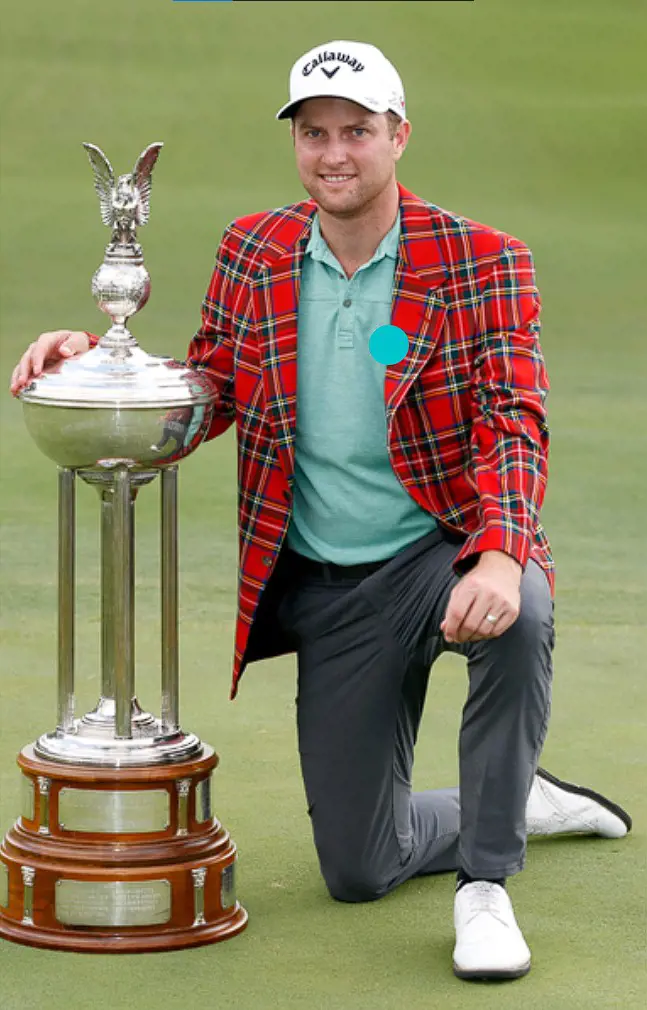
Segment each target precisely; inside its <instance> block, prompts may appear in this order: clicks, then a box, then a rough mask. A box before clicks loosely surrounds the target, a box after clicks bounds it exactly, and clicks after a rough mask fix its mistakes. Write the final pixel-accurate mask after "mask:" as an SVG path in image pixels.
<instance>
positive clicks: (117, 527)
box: [111, 467, 135, 739]
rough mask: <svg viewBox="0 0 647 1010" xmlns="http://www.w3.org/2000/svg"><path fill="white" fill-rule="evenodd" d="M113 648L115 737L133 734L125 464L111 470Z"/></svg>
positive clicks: (129, 522)
mask: <svg viewBox="0 0 647 1010" xmlns="http://www.w3.org/2000/svg"><path fill="white" fill-rule="evenodd" d="M112 534H113V535H112V544H113V550H112V566H111V567H112V572H111V583H112V651H113V659H114V663H113V669H114V689H115V723H116V727H115V728H116V733H115V735H116V737H117V738H118V739H130V738H131V736H132V725H131V717H132V699H133V696H134V694H135V683H134V681H135V668H134V649H133V631H134V627H133V608H134V599H133V597H134V594H133V571H134V569H133V561H134V558H133V508H132V504H131V490H130V475H129V473H128V470H127V469H126V468H125V467H119V468H117V469H116V470H115V473H114V492H113V516H112Z"/></svg>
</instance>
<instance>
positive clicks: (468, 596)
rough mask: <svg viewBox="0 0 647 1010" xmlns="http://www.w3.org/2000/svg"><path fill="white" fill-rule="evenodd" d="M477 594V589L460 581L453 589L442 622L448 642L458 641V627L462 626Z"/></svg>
mask: <svg viewBox="0 0 647 1010" xmlns="http://www.w3.org/2000/svg"><path fill="white" fill-rule="evenodd" d="M475 596H476V591H475V590H472V589H467V590H466V589H465V587H464V586H463V585H462V584H461V583H460V582H459V584H458V585H457V586H456V587H455V588H454V589H453V590H452V593H451V595H450V597H449V603H448V604H447V610H446V612H445V618H444V620H443V621H442V622H441V625H440V627H441V631H442V632H443V635H444V636H445V640H446V641H447V642H456V641H458V638H457V637H456V636H457V634H458V629H459V628H460V626H461V624H462V622H463V621H464V619H465V617H466V615H467V613H468V612H469V609H470V607H471V606H472V603H473V601H474V598H475Z"/></svg>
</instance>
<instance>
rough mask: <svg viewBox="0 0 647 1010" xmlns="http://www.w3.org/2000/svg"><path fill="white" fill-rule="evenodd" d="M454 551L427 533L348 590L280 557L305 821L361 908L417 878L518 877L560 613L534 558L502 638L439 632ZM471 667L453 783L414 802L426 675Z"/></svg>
mask: <svg viewBox="0 0 647 1010" xmlns="http://www.w3.org/2000/svg"><path fill="white" fill-rule="evenodd" d="M458 551H459V547H458V546H456V545H454V544H452V543H448V542H446V541H445V540H444V539H443V538H442V537H441V535H440V534H439V533H438V532H437V531H434V532H433V533H431V534H428V535H427V536H425V537H423V538H422V539H421V540H418V541H416V542H415V543H414V544H412V545H410V546H409V547H407V548H406V549H405V550H404V551H402V552H401V553H400V554H398V555H397V556H396V557H394V558H392V559H391V560H390V561H388V562H387V563H386V564H385V565H384V566H383V567H382V568H380V569H379V570H378V571H377V572H374V573H373V574H370V575H368V576H367V577H365V578H363V579H360V578H358V579H357V580H355V581H332V580H330V579H329V578H324V577H323V576H321V575H319V576H317V575H313V574H312V573H309V572H307V573H304V572H303V571H301V569H300V567H299V566H298V565H295V560H294V557H293V556H292V560H291V555H290V553H289V552H286V551H284V552H282V555H281V558H280V559H279V564H280V565H282V570H281V575H280V580H279V581H280V584H281V586H282V587H283V588H282V591H281V593H280V596H279V599H278V605H277V607H276V611H275V619H276V620H277V621H278V622H279V626H280V628H281V631H282V632H283V633H284V634H285V635H287V636H288V637H289V638H290V639H291V641H292V642H293V644H294V648H295V650H296V652H297V658H298V694H297V725H298V738H299V752H300V758H301V767H302V773H303V780H304V785H305V790H306V796H307V802H308V812H309V814H310V817H311V819H312V827H313V832H314V840H315V845H316V848H317V853H318V856H319V862H320V866H321V872H322V874H323V877H324V880H325V882H326V885H327V887H328V889H329V891H330V893H331V895H332V896H333V897H334V898H337V899H339V900H341V901H368V900H372V899H375V898H379V897H382V896H383V895H385V894H387V893H388V892H389V891H391V890H392V889H393V888H394V887H396V886H397V885H398V884H400V883H402V882H403V881H405V880H407V879H408V878H410V877H413V876H417V875H421V874H430V873H438V872H443V871H448V870H454V869H456V868H458V867H462V868H463V869H464V870H465V871H466V872H467V873H468V874H469V875H470V876H472V877H476V878H478V877H489V878H498V877H507V876H510V875H511V874H513V873H517V872H518V871H519V870H521V869H522V868H523V864H524V858H525V847H526V828H525V807H526V801H527V797H528V793H529V790H530V786H531V782H532V777H533V775H534V772H535V769H536V766H537V762H538V760H539V754H540V751H541V748H542V745H543V742H544V738H545V735H546V730H547V725H548V717H549V710H550V685H551V677H552V663H551V652H552V646H553V607H552V601H551V597H550V591H549V587H548V582H547V580H546V577H545V575H544V573H543V572H542V571H541V569H540V568H539V566H538V565H536V564H535V563H534V562H529V564H528V566H527V568H526V571H525V572H524V574H523V577H522V582H521V613H520V616H519V617H518V619H517V620H516V622H515V623H514V624H513V625H512V627H511V628H510V629H509V630H508V631H506V632H505V633H504V634H503V635H501V636H500V637H498V638H493V639H489V640H487V641H481V642H473V643H466V644H464V645H451V646H449V645H447V644H446V642H445V641H444V638H443V636H442V634H441V632H440V622H441V620H442V619H443V617H444V615H445V610H446V608H447V603H448V600H449V595H450V592H451V590H452V588H453V586H454V585H455V584H456V582H457V576H456V574H455V572H454V569H453V561H454V559H455V557H456V555H457V553H458ZM444 649H451V650H452V651H455V652H459V653H461V654H462V655H464V656H465V657H466V659H467V669H468V675H469V692H468V697H467V701H466V703H465V707H464V709H463V719H462V725H461V730H460V738H459V759H460V789H437V790H430V791H428V792H419V793H414V792H412V789H411V773H412V765H413V752H414V745H415V742H416V737H417V733H418V727H419V723H420V719H421V716H422V711H423V706H424V701H425V694H426V691H427V682H428V678H429V671H430V668H431V666H432V664H433V662H434V660H435V659H436V658H437V657H438V656H439V655H440V654H441V652H442V651H443V650H444Z"/></svg>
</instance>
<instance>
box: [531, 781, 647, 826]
mask: <svg viewBox="0 0 647 1010" xmlns="http://www.w3.org/2000/svg"><path fill="white" fill-rule="evenodd" d="M537 777H538V778H540V779H545V780H546V782H550V783H551V784H552V785H554V786H558V787H559V788H560V789H563V790H564V791H565V792H567V793H574V794H575V795H576V796H586V797H587V798H588V799H589V800H595V801H596V803H599V804H600V806H601V807H604V808H605V810H608V811H609V812H610V813H612V814H615V815H616V817H619V818H620V820H621V821H622V823H623V824H624V826H625V827H626V829H627V831H628V832H629V831H631V826H632V823H633V822H632V820H631V817H630V816H629V814H628V813H627V811H626V810H623V809H622V807H620V806H618V804H617V803H614V802H613V801H612V800H609V799H607V797H606V796H602V794H601V793H596V792H595V790H593V789H587V788H586V787H585V786H577V785H575V783H574V782H564V780H563V779H558V778H557V777H556V776H555V775H551V774H550V772H547V771H546V770H545V768H538V769H537Z"/></svg>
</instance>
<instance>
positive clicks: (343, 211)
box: [306, 179, 384, 220]
mask: <svg viewBox="0 0 647 1010" xmlns="http://www.w3.org/2000/svg"><path fill="white" fill-rule="evenodd" d="M383 188H384V187H380V188H371V187H367V186H366V185H365V184H363V183H361V182H360V181H359V180H354V186H353V189H352V192H348V193H344V194H341V193H340V194H339V197H337V198H336V199H335V197H334V195H333V194H331V193H328V192H326V188H325V183H322V182H320V181H319V180H318V179H316V180H314V182H313V184H312V185H311V186H309V187H308V186H306V189H307V190H308V192H309V193H310V196H311V197H312V199H313V200H314V201H315V203H316V204H317V205H318V206H319V207H321V209H322V210H323V211H325V213H326V214H329V215H330V216H331V217H337V218H340V219H346V220H347V219H348V218H353V217H360V216H361V215H362V214H363V213H364V212H365V211H366V210H367V209H368V208H369V207H370V205H371V204H372V203H373V202H374V201H375V200H376V199H377V198H378V197H379V195H380V193H381V192H382V189H383ZM342 196H343V198H342V199H340V197H342Z"/></svg>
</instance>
